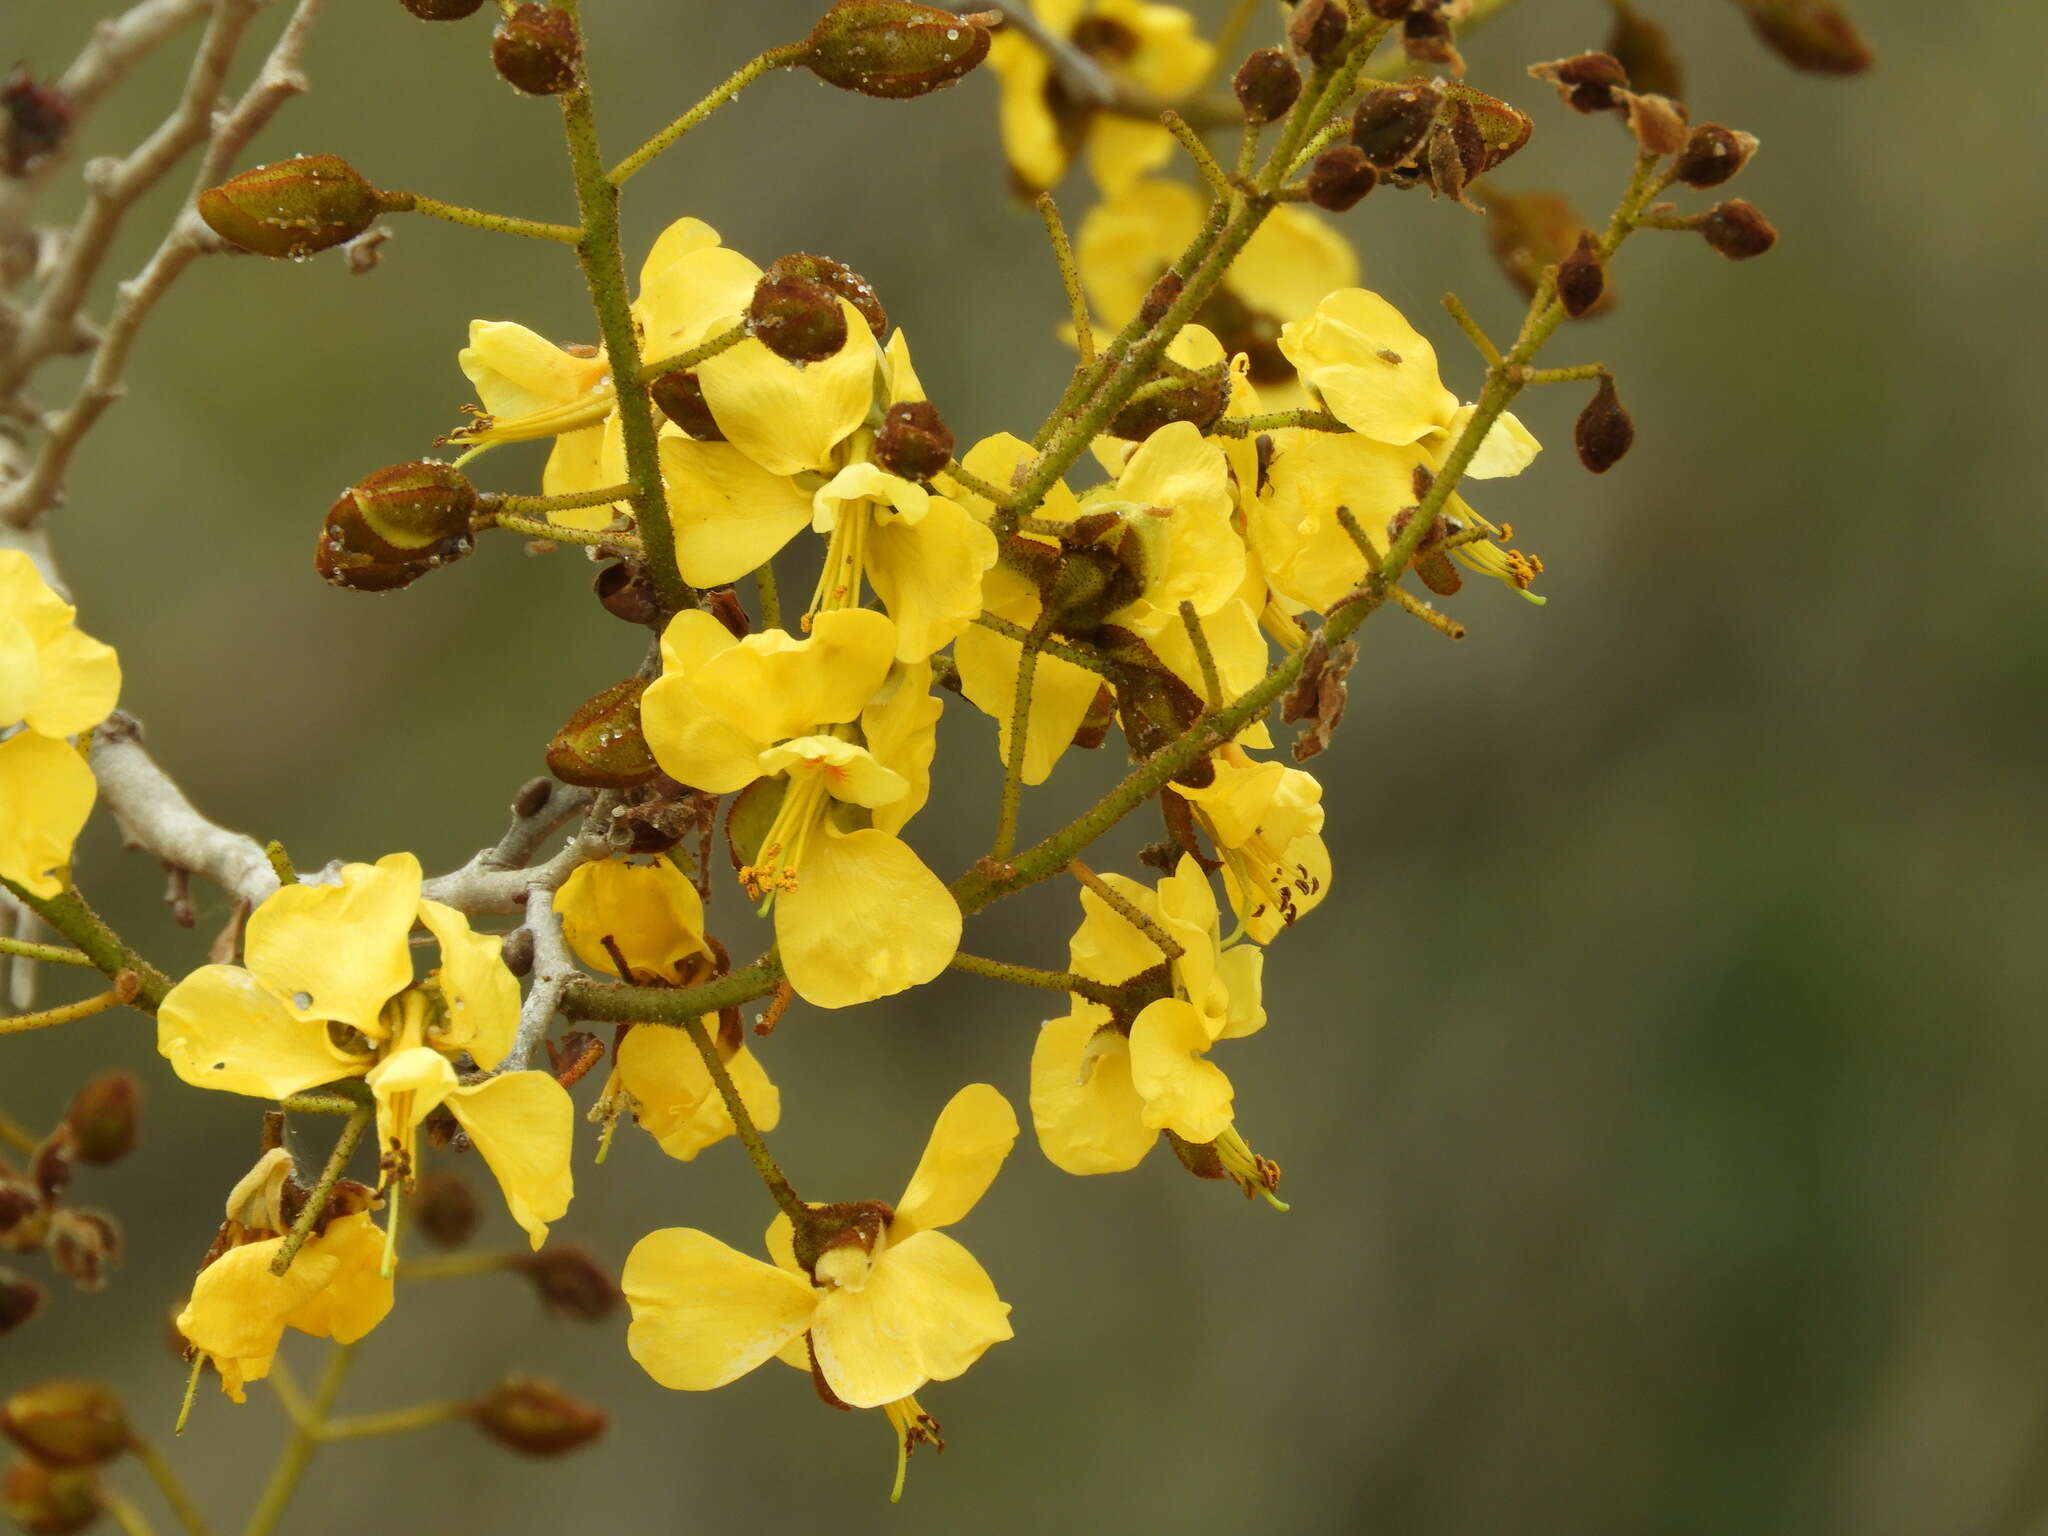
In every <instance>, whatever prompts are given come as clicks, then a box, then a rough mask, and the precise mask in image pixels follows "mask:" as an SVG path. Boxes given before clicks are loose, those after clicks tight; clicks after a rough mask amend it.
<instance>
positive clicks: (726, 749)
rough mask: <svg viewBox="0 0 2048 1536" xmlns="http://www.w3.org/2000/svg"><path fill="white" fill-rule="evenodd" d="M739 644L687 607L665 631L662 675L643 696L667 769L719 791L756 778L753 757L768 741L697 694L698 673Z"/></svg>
mask: <svg viewBox="0 0 2048 1536" xmlns="http://www.w3.org/2000/svg"><path fill="white" fill-rule="evenodd" d="M738 644H739V641H738V640H736V639H735V638H734V637H733V634H732V632H731V631H730V630H728V629H727V628H726V627H725V626H724V625H723V624H721V623H719V622H718V620H716V619H714V618H713V617H712V616H711V615H710V614H708V613H706V612H705V611H704V610H703V609H701V608H691V609H686V610H685V611H684V612H682V613H679V614H677V615H676V616H675V617H674V618H673V619H671V620H669V623H668V628H667V629H665V630H664V631H663V632H662V636H661V676H660V677H658V678H656V679H655V680H654V682H653V683H651V684H650V685H649V686H648V689H647V691H646V692H645V693H644V694H642V695H641V696H640V729H641V731H642V732H643V733H644V734H645V735H646V738H647V746H648V750H649V751H651V752H652V753H653V754H654V759H655V761H656V762H658V763H660V764H661V767H662V771H663V772H665V773H667V774H668V775H669V776H670V777H671V778H674V779H677V780H679V781H681V782H682V783H684V784H688V785H690V786H691V787H693V788H696V789H701V790H704V791H706V792H707V793H710V794H714V795H727V794H731V793H732V792H733V791H734V790H739V789H745V788H746V787H747V786H748V785H749V784H751V783H753V782H754V780H755V778H756V777H757V776H758V775H759V772H760V770H759V769H758V768H756V767H755V765H754V759H755V758H756V757H757V756H759V755H760V751H761V748H762V747H763V746H764V745H765V744H766V739H765V738H762V737H758V736H756V735H755V734H754V733H753V731H752V730H751V729H749V728H746V727H747V722H744V721H743V722H740V723H739V724H734V723H732V722H730V721H727V720H726V719H724V718H723V717H722V716H720V715H718V714H715V713H713V711H712V710H711V709H710V708H709V707H708V706H707V705H706V704H705V703H704V701H703V699H702V698H700V697H699V696H698V693H697V687H696V682H695V678H696V676H697V674H698V673H699V672H701V671H702V670H703V668H704V667H705V666H707V665H708V664H709V663H710V662H711V661H712V660H713V659H714V658H716V657H718V656H720V655H722V654H723V653H724V652H725V651H727V650H729V649H731V648H732V647H734V646H736V645H738Z"/></svg>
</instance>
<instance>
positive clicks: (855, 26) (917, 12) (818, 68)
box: [800, 0, 989, 101]
mask: <svg viewBox="0 0 2048 1536" xmlns="http://www.w3.org/2000/svg"><path fill="white" fill-rule="evenodd" d="M804 47H805V50H806V52H805V54H804V57H803V59H802V60H801V61H800V62H801V63H802V64H803V66H804V67H805V68H806V69H808V70H810V72H811V73H812V74H814V75H816V76H817V77H818V78H819V79H820V80H823V81H824V82H825V83H826V84H827V85H836V86H838V87H839V89H841V90H842V91H858V92H859V93H860V94H861V95H863V96H873V97H876V98H878V99H880V100H883V101H908V100H910V99H911V98H913V97H917V96H926V95H929V94H930V93H931V92H933V91H942V90H944V89H945V88H946V87H947V86H949V85H951V84H953V82H954V81H956V80H958V79H960V78H961V77H962V76H964V75H966V74H967V73H969V72H970V71H971V70H973V68H974V67H975V66H976V65H977V64H979V63H980V62H981V61H982V60H983V59H985V58H987V57H988V48H989V34H988V29H987V28H986V27H982V26H978V25H976V24H975V20H974V19H971V18H968V17H964V16H960V15H957V14H956V13H954V12H952V11H942V10H940V9H938V8H937V7H936V6H930V5H913V4H910V3H908V0H840V3H839V4H837V5H835V6H833V7H832V9H831V10H829V11H827V12H826V13H825V14H824V15H823V16H821V17H820V18H819V19H818V24H817V25H816V26H815V27H813V28H811V35H810V36H809V37H807V38H806V39H804Z"/></svg>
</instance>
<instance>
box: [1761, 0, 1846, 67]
mask: <svg viewBox="0 0 2048 1536" xmlns="http://www.w3.org/2000/svg"><path fill="white" fill-rule="evenodd" d="M1737 3H1738V4H1740V5H1741V6H1742V8H1743V10H1745V11H1747V12H1748V13H1749V24H1750V26H1751V27H1752V28H1754V29H1755V31H1756V35H1757V36H1758V37H1760V38H1762V39H1763V40H1764V42H1765V44H1766V45H1767V46H1768V47H1769V48H1770V50H1771V51H1772V52H1773V53H1775V54H1777V55H1778V57H1779V58H1781V59H1783V60H1784V61H1785V62H1786V63H1787V64H1790V65H1791V66H1792V67H1793V68H1794V69H1803V70H1805V71H1807V72H1808V73H1809V74H1817V75H1860V74H1861V73H1863V71H1864V70H1866V69H1868V68H1870V66H1871V65H1872V64H1874V63H1876V62H1877V56H1876V55H1875V54H1873V53H1872V52H1871V51H1870V44H1869V43H1867V42H1865V41H1864V40H1863V34H1862V33H1861V32H1859V31H1857V29H1856V23H1855V22H1853V21H1851V20H1850V19H1849V13H1848V12H1847V11H1845V10H1844V9H1843V8H1842V7H1841V6H1839V5H1837V4H1836V3H1835V0H1737Z"/></svg>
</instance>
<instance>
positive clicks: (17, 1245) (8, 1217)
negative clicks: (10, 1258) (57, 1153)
mask: <svg viewBox="0 0 2048 1536" xmlns="http://www.w3.org/2000/svg"><path fill="white" fill-rule="evenodd" d="M42 1214H43V1197H42V1196H41V1195H39V1194H37V1193H36V1191H35V1187H34V1186H33V1185H31V1184H24V1183H23V1182H22V1181H21V1180H20V1179H17V1178H15V1177H14V1176H13V1175H11V1174H9V1173H8V1172H6V1170H4V1169H0V1243H5V1244H6V1245H7V1246H8V1247H10V1248H13V1249H16V1250H20V1249H23V1248H33V1247H36V1246H38V1245H40V1243H41V1241H42V1238H41V1236H40V1233H39V1232H31V1231H30V1229H29V1223H30V1222H31V1221H39V1220H40V1218H41V1217H42Z"/></svg>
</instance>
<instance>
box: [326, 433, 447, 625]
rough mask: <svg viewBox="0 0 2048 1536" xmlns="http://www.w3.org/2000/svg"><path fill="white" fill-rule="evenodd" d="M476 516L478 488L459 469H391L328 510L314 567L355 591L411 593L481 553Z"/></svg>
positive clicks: (413, 465) (423, 464)
mask: <svg viewBox="0 0 2048 1536" xmlns="http://www.w3.org/2000/svg"><path fill="white" fill-rule="evenodd" d="M475 511H476V488H475V487H474V486H472V485H471V484H470V483H469V480H468V478H467V477H465V476H464V475H463V473H462V471H461V470H459V469H457V468H455V467H454V466H453V465H452V464H443V463H441V462H440V461H439V460H438V459H415V460H413V461H411V462H410V463H406V464H392V465H389V466H388V467H386V468H384V469H380V470H377V471H376V472H375V473H373V474H369V475H365V476H364V477H363V478H362V479H361V480H358V481H357V482H356V483H355V484H354V485H352V486H350V487H349V488H348V489H347V490H346V491H344V492H342V494H341V499H340V500H338V501H337V502H335V504H334V505H333V506H331V507H329V508H328V509H327V520H326V522H325V523H324V524H323V525H322V527H321V532H320V541H319V543H318V544H317V545H316V546H315V548H314V551H313V568H314V569H315V570H317V571H318V572H319V573H320V574H321V575H322V576H323V577H325V578H326V579H327V580H328V581H330V582H332V583H333V584H334V585H335V586H337V587H347V588H348V589H349V590H351V591H353V592H388V591H390V590H392V589H393V588H395V587H403V586H406V585H408V584H409V583H411V582H414V581H417V580H419V578H420V577H422V576H424V575H426V574H427V573H428V572H429V571H434V570H438V569H440V568H441V567H442V566H444V565H447V564H449V563H450V562H451V561H455V560H460V559H462V558H463V556H465V555H467V554H468V553H469V552H470V551H471V550H472V549H474V548H475V547H476V539H475V536H474V535H473V534H472V533H471V532H470V527H469V520H470V516H471V514H473V513H474V512H475Z"/></svg>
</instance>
